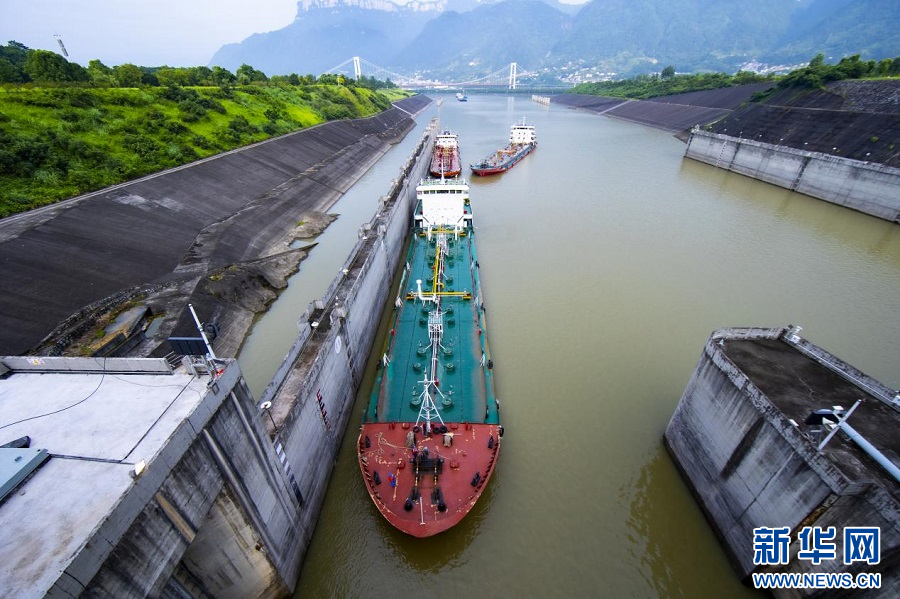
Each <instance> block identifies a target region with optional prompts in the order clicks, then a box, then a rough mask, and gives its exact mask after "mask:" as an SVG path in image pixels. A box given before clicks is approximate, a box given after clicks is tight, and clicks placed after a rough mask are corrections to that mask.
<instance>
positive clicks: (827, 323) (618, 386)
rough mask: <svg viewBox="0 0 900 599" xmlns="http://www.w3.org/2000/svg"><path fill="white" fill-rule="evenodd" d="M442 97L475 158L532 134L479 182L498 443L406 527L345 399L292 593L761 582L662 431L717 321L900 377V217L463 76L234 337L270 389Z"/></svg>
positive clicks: (692, 588)
mask: <svg viewBox="0 0 900 599" xmlns="http://www.w3.org/2000/svg"><path fill="white" fill-rule="evenodd" d="M438 110H440V117H441V121H442V125H443V126H444V127H445V128H449V129H452V130H453V131H455V132H457V133H459V135H460V143H461V148H462V159H463V163H464V164H469V163H471V162H475V161H476V160H478V159H480V158H481V157H482V156H483V155H486V154H487V153H489V152H490V151H492V150H493V149H495V148H497V147H499V146H501V145H503V144H504V143H505V140H506V138H507V136H508V134H509V126H510V125H511V124H513V123H514V122H515V121H517V120H519V119H521V118H522V117H525V118H526V119H527V120H528V122H529V123H531V124H534V125H536V127H537V132H538V139H539V147H538V150H537V151H536V152H534V153H533V154H532V155H531V156H529V157H528V158H526V159H525V160H524V161H523V162H521V163H520V164H519V165H518V166H516V167H515V168H514V169H513V170H511V171H510V172H508V173H506V174H504V175H501V176H498V177H492V178H485V179H478V178H474V179H473V180H472V181H471V184H472V189H471V197H472V206H473V210H474V213H475V223H476V227H477V229H478V236H477V243H478V252H479V260H480V263H481V276H482V281H483V285H484V289H485V305H486V307H487V309H488V312H487V316H488V326H489V328H488V335H489V339H490V343H491V347H492V353H493V359H494V364H495V369H494V372H495V381H496V384H497V392H498V396H499V397H500V399H501V402H502V406H503V413H502V418H503V424H504V426H505V429H506V435H505V436H504V439H503V451H502V453H501V457H500V460H499V462H498V466H497V469H496V472H495V474H494V477H493V479H492V480H491V483H490V485H489V486H488V488H487V489H486V492H485V494H484V495H483V496H482V499H481V501H480V502H479V503H478V505H477V506H476V508H475V510H474V511H473V512H472V513H470V514H469V516H467V518H466V519H465V520H464V521H463V522H462V524H460V525H459V526H458V527H456V528H455V529H453V530H451V531H450V532H448V533H445V534H443V535H439V536H437V537H434V538H431V539H424V540H416V539H412V538H407V537H405V536H404V535H402V534H401V533H398V532H397V531H395V530H394V529H393V528H391V527H390V526H389V525H388V524H387V523H386V522H385V521H384V520H383V519H382V518H381V516H380V515H379V514H378V512H377V511H376V509H375V507H374V506H373V505H372V502H371V500H370V499H369V497H368V496H367V494H366V492H365V490H364V488H363V485H362V482H361V480H360V474H359V469H358V467H357V465H356V458H355V450H354V446H353V445H354V441H355V439H356V429H357V426H358V419H357V418H355V417H351V418H352V420H351V423H350V427H349V428H348V434H347V436H346V438H345V440H344V444H343V447H342V449H341V453H340V456H339V459H338V462H337V464H336V467H335V470H334V474H333V476H332V479H331V484H330V488H329V491H328V496H327V498H326V504H325V508H324V510H323V512H322V517H321V520H320V522H319V525H318V527H317V529H316V533H315V537H314V539H313V542H312V545H311V547H310V551H309V554H308V556H307V559H306V562H305V564H304V567H303V571H302V574H301V577H300V581H299V586H298V591H297V596H298V597H378V596H385V597H392V596H400V597H403V596H406V597H410V596H422V595H423V594H426V593H432V592H434V593H438V594H439V596H441V597H465V598H476V597H488V596H494V597H498V596H499V597H506V596H519V597H569V596H576V595H578V596H590V597H597V596H607V597H725V596H756V593H754V592H752V591H750V590H749V589H747V588H745V587H743V586H742V585H741V584H740V583H739V582H738V581H737V579H736V577H735V575H734V573H733V571H732V570H731V568H730V566H729V564H728V562H727V560H726V557H725V554H724V552H723V551H722V549H721V548H720V546H719V544H718V542H717V541H716V539H715V537H714V535H713V533H712V531H711V529H710V528H709V526H708V525H707V523H706V522H705V520H704V518H703V515H702V513H701V512H700V511H699V509H698V508H697V506H696V504H695V502H694V500H693V498H692V497H691V495H690V493H689V491H688V489H687V487H686V486H685V485H684V483H683V482H682V480H681V479H680V477H679V475H678V473H677V471H676V470H675V467H674V466H673V464H672V462H671V460H670V459H669V456H668V454H667V453H666V452H665V449H664V448H663V446H662V442H661V438H662V434H663V431H664V429H665V426H666V424H667V422H668V420H669V417H670V416H671V415H672V412H673V411H674V409H675V406H676V404H677V403H678V400H679V398H680V396H681V394H682V392H683V391H684V389H685V386H686V385H687V382H688V379H689V378H690V376H691V373H692V371H693V369H694V366H695V364H696V362H697V360H698V358H699V356H700V352H701V350H702V348H703V345H704V343H705V342H706V340H707V338H708V336H709V335H710V333H711V332H712V331H713V330H715V329H717V328H720V327H730V326H781V325H786V324H789V323H792V324H799V325H801V326H803V335H804V336H806V337H807V338H808V339H810V340H811V341H812V342H814V343H816V344H818V345H820V346H822V347H824V348H825V349H827V350H829V351H830V352H832V353H834V354H836V355H837V356H839V357H841V358H843V359H844V360H846V361H847V362H849V363H850V364H852V365H854V366H856V367H857V368H860V369H861V370H863V371H864V372H866V373H867V374H870V375H872V376H874V377H875V378H877V379H879V380H880V381H882V382H883V383H885V384H887V385H889V386H892V387H895V388H896V387H898V386H900V226H898V225H895V224H891V223H888V222H885V221H881V220H878V219H875V218H872V217H868V216H865V215H862V214H858V213H855V212H852V211H849V210H846V209H842V208H839V207H836V206H832V205H830V204H827V203H825V202H821V201H818V200H814V199H812V198H808V197H806V196H802V195H799V194H795V193H791V192H789V191H786V190H782V189H779V188H776V187H773V186H770V185H767V184H764V183H760V182H756V181H753V180H750V179H748V178H745V177H742V176H740V175H735V174H730V173H727V172H725V171H721V170H717V169H715V168H713V167H710V166H707V165H704V164H700V163H696V162H693V161H690V160H685V159H683V158H682V155H683V153H684V149H685V146H684V144H683V143H682V142H680V141H678V140H676V139H675V138H674V137H673V136H672V135H671V134H668V133H666V132H662V131H657V130H654V129H650V128H647V127H644V126H641V125H636V124H629V123H624V122H621V121H616V120H612V119H609V118H607V117H603V116H596V115H591V114H587V113H581V112H576V111H573V110H569V109H566V108H562V107H558V106H551V107H544V106H541V105H538V104H536V103H533V102H532V101H531V100H530V98H528V97H524V96H523V97H515V98H513V97H506V96H483V95H477V94H470V96H469V101H468V102H467V103H460V102H456V101H455V100H454V99H453V97H452V96H446V97H445V100H444V103H443V106H442V107H440V109H439V108H438V107H437V106H436V105H432V107H431V108H430V109H429V110H427V111H426V112H425V113H423V114H422V115H420V116H419V117H418V119H417V123H418V127H417V128H416V130H415V131H414V132H413V133H411V134H410V135H409V136H408V138H407V139H406V140H405V141H404V142H403V143H402V144H400V145H399V146H398V147H396V148H395V149H393V150H392V151H391V152H390V153H389V154H388V155H387V156H386V157H385V158H384V159H383V160H382V161H381V162H380V163H379V164H378V165H376V166H375V167H374V168H373V169H372V170H371V171H370V172H369V173H368V174H367V175H366V176H365V178H364V179H363V180H362V181H361V182H360V183H359V184H357V186H356V187H354V189H353V190H352V191H351V192H350V193H348V194H347V195H346V196H345V197H344V198H342V199H341V201H340V202H339V203H338V204H337V205H336V206H335V207H334V209H333V210H332V211H333V212H336V213H340V214H341V217H340V218H339V219H338V221H336V222H335V223H334V224H333V225H332V226H331V227H329V229H328V230H327V231H326V232H325V233H323V234H322V235H321V236H320V238H319V239H318V240H317V241H318V242H319V245H318V246H317V247H316V248H315V249H314V250H313V251H312V254H311V256H310V257H309V258H308V259H307V260H306V261H304V262H303V263H302V265H301V268H300V271H299V273H298V274H297V275H295V276H294V277H293V278H292V279H291V282H290V285H289V287H288V289H287V290H285V291H284V292H283V293H282V295H281V297H280V298H279V299H278V301H277V302H276V304H275V305H274V307H273V308H272V310H270V311H269V312H268V313H267V314H266V315H265V316H264V317H263V318H262V319H261V320H260V321H259V323H258V324H257V325H256V327H255V328H254V331H253V334H252V335H251V337H250V338H249V339H248V341H247V343H246V345H245V347H244V349H243V350H242V352H241V354H240V356H239V359H240V362H241V366H242V368H243V369H244V370H245V373H246V375H247V377H248V380H249V381H250V383H251V387H252V388H253V391H254V393H255V394H256V395H258V394H259V393H260V392H261V391H262V389H263V388H264V387H265V385H266V383H267V382H268V380H269V379H270V378H271V376H272V374H273V373H274V371H275V369H276V368H277V366H278V364H279V363H280V361H281V359H282V357H283V356H284V354H285V353H286V352H287V350H288V347H289V346H290V344H291V342H292V341H293V338H294V336H295V332H296V327H295V326H294V323H295V321H296V320H297V318H298V317H299V316H300V314H301V313H302V312H303V311H304V310H305V309H306V306H307V304H308V303H309V302H310V301H312V300H313V299H316V298H318V297H321V295H322V294H323V293H324V291H325V289H326V288H327V286H328V283H329V282H330V281H331V279H332V278H333V277H334V275H335V274H336V273H337V272H338V270H339V268H340V266H341V264H342V263H343V261H344V259H345V258H346V256H347V254H348V252H349V250H350V248H351V247H352V246H353V244H354V243H355V240H356V231H357V229H358V227H359V225H360V224H361V223H363V222H364V221H367V220H368V219H369V218H370V217H371V215H372V214H373V212H374V210H375V205H376V202H377V199H378V197H379V196H380V195H382V194H383V193H384V192H385V191H386V190H387V188H388V185H389V181H390V180H391V179H392V178H394V177H396V176H397V174H398V170H399V165H400V164H401V163H402V162H403V161H405V160H406V158H407V157H408V156H409V153H410V151H411V149H412V147H413V146H414V145H415V143H416V141H417V140H418V138H419V136H420V134H421V132H422V130H423V129H424V127H425V125H426V124H427V123H428V121H429V120H430V118H431V117H433V116H436V115H437V114H438ZM376 343H378V342H376ZM368 380H369V381H371V378H369V379H368ZM367 393H368V389H364V390H363V393H362V395H361V398H362V396H364V395H367ZM361 409H362V399H360V400H359V405H358V409H357V410H356V411H357V412H359V411H360V410H361ZM747 542H748V543H751V542H752V540H751V539H747Z"/></svg>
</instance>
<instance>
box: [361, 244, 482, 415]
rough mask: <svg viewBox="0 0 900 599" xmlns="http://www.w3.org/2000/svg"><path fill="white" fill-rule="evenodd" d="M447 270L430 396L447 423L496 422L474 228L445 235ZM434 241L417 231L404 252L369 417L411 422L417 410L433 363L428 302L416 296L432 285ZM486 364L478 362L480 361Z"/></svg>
mask: <svg viewBox="0 0 900 599" xmlns="http://www.w3.org/2000/svg"><path fill="white" fill-rule="evenodd" d="M449 237H450V238H449V239H448V245H449V254H448V256H447V258H446V260H445V262H444V275H443V278H442V281H439V282H438V295H439V297H440V302H441V311H442V312H443V315H444V316H443V338H442V341H441V348H439V352H438V353H439V357H440V359H439V361H438V364H437V370H436V372H435V378H436V379H437V381H438V389H439V392H438V393H437V394H435V397H434V402H435V405H436V407H437V410H438V414H439V415H440V418H441V419H442V420H443V421H444V422H473V423H474V422H483V423H492V424H497V423H499V414H498V407H497V403H496V400H495V399H496V398H495V397H494V391H493V381H492V369H491V365H492V363H491V362H490V352H489V349H488V346H487V341H486V338H485V321H484V311H483V310H482V309H481V308H482V306H481V301H482V299H481V289H480V284H479V280H478V268H479V267H478V260H477V256H476V251H475V243H474V239H473V230H472V229H471V228H469V229H466V230H465V231H464V234H463V235H461V236H460V237H459V238H458V239H454V238H453V236H452V234H451V235H450V236H449ZM434 259H435V239H434V237H432V239H431V240H429V239H427V237H426V235H425V233H424V232H423V231H416V232H415V235H414V238H413V240H412V242H411V244H410V249H409V253H408V255H407V264H408V265H409V268H408V270H407V271H406V272H405V273H404V275H403V277H404V278H403V281H402V284H401V292H400V293H399V294H398V299H399V302H398V303H399V306H398V305H397V304H395V307H394V322H393V325H392V327H391V331H390V333H389V334H388V338H387V342H386V347H385V349H384V354H383V355H384V356H386V357H387V364H386V365H385V364H384V362H385V361H384V360H382V368H381V370H380V371H379V373H378V377H377V380H376V385H375V388H374V389H373V393H372V398H371V400H370V404H369V409H368V410H367V412H366V421H368V422H371V421H381V422H416V420H417V419H418V416H419V411H420V409H421V394H422V391H423V383H422V381H423V378H424V376H425V372H426V371H427V370H430V367H431V354H432V351H431V347H430V340H429V335H428V312H429V311H431V310H432V304H431V303H430V302H422V301H421V300H419V299H418V298H417V293H418V289H417V283H416V281H417V280H421V281H422V292H423V294H425V295H426V296H428V295H431V293H432V290H433V289H434V284H435V265H434ZM482 362H483V363H482Z"/></svg>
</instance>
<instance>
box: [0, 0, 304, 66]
mask: <svg viewBox="0 0 900 599" xmlns="http://www.w3.org/2000/svg"><path fill="white" fill-rule="evenodd" d="M296 14H297V4H296V0H0V43H3V44H5V43H7V42H9V41H10V40H16V41H17V42H21V43H23V44H25V45H26V46H28V47H29V48H35V49H43V50H53V51H58V50H59V46H58V45H57V42H56V38H55V37H54V36H55V35H59V36H60V37H61V38H62V40H63V42H64V43H65V45H66V49H67V50H68V51H69V60H71V61H74V62H77V63H80V64H82V65H84V66H87V63H88V61H90V60H92V59H94V58H99V59H100V60H102V61H103V62H104V63H105V64H106V65H107V66H114V65H118V64H124V63H127V62H130V63H134V64H138V65H142V66H159V65H163V64H168V65H170V66H196V65H205V64H206V63H207V62H208V61H209V60H210V59H211V58H212V55H213V54H214V53H215V51H216V50H218V49H219V48H220V47H221V46H222V45H223V44H227V43H231V42H239V41H241V40H243V39H244V38H246V37H248V36H250V35H252V34H254V33H259V32H263V31H272V30H275V29H281V28H282V27H284V26H286V25H288V24H290V23H291V22H292V21H293V20H294V16H295V15H296Z"/></svg>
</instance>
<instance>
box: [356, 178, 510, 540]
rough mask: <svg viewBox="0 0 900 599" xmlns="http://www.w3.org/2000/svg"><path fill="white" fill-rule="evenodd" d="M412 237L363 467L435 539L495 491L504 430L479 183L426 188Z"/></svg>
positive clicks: (375, 490)
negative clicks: (474, 194) (475, 211)
mask: <svg viewBox="0 0 900 599" xmlns="http://www.w3.org/2000/svg"><path fill="white" fill-rule="evenodd" d="M416 195H417V199H418V203H417V206H416V211H415V217H414V220H413V229H412V239H411V241H410V246H409V250H408V254H407V257H406V261H405V265H404V267H403V271H402V274H401V277H400V283H399V287H398V291H397V296H396V299H395V302H394V307H393V314H392V316H391V319H392V320H391V324H390V332H389V333H388V335H387V338H386V341H385V345H384V348H383V353H382V354H381V359H380V362H379V365H378V370H377V374H376V379H375V383H374V386H373V390H372V393H371V396H370V398H369V402H368V404H367V407H366V409H365V412H364V415H363V421H362V426H361V427H360V434H359V439H358V443H357V452H358V457H359V466H360V470H361V471H362V475H363V480H364V482H365V485H366V489H367V490H368V493H369V496H370V497H371V498H372V501H373V502H374V503H375V507H376V508H378V510H379V511H380V512H381V514H382V515H383V516H384V517H385V518H386V519H387V520H388V522H390V523H391V524H392V525H393V526H394V527H395V528H397V529H399V530H401V531H403V532H404V533H407V534H409V535H412V536H414V537H430V536H432V535H435V534H438V533H440V532H443V531H446V530H447V529H449V528H451V527H453V526H455V525H456V524H457V523H459V522H460V520H462V519H463V517H464V516H465V515H466V514H467V513H469V510H471V509H472V507H473V506H474V505H475V503H476V501H477V500H478V498H479V497H480V496H481V493H482V491H483V490H484V489H485V486H486V485H487V483H488V481H489V480H490V478H491V474H492V473H493V471H494V468H495V466H496V462H497V457H498V455H499V453H500V439H501V437H502V436H503V427H502V426H501V425H500V402H499V400H498V399H497V398H496V396H495V393H494V384H493V366H494V365H493V361H492V360H491V354H490V351H489V349H488V343H487V337H486V335H487V327H486V324H485V309H484V297H483V296H482V289H481V282H480V278H479V268H480V266H479V264H478V257H477V255H476V253H475V240H474V237H475V229H474V227H473V225H472V210H471V206H470V204H469V185H468V184H467V182H466V181H465V180H463V179H446V178H445V179H426V180H423V181H421V182H420V184H419V185H418V186H417V187H416Z"/></svg>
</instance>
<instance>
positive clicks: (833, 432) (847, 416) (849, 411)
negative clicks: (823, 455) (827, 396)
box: [816, 399, 862, 451]
mask: <svg viewBox="0 0 900 599" xmlns="http://www.w3.org/2000/svg"><path fill="white" fill-rule="evenodd" d="M861 403H862V399H857V400H856V403H855V404H853V407H852V408H850V409H849V410H847V413H846V414H844V417H843V418H841V417H840V416H838V415H837V414H835V413H834V412H833V411H832V412H831V414H832V415H833V416H837V418H838V420H837V422H836V424H838V425H840V424H841V423H842V422H844V421H845V420H847V418H850V414H852V413H853V411H854V410H855V409H856V408H858V407H859V404H861ZM837 431H838V427H837V426H836V427H834V428H833V429H831V432H830V433H828V436H827V437H825V438H824V439H823V440H822V442H821V443H819V446H818V447H817V448H816V449H818V450H819V451H822V448H823V447H825V445H826V444H827V443H828V442H829V441H831V438H832V437H833V436H835V435H836V434H837Z"/></svg>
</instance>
